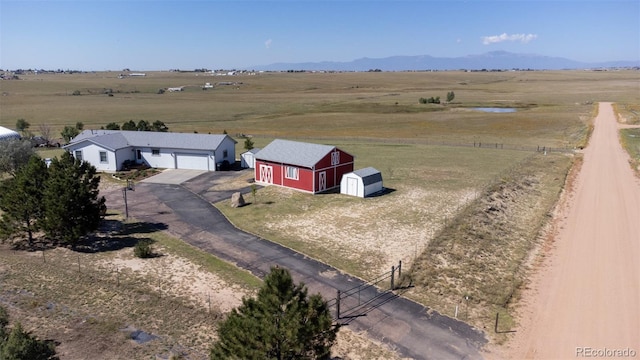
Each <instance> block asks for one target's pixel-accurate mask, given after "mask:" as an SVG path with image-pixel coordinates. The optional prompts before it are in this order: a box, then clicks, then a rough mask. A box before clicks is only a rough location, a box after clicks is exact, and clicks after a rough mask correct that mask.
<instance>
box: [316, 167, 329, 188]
mask: <svg viewBox="0 0 640 360" xmlns="http://www.w3.org/2000/svg"><path fill="white" fill-rule="evenodd" d="M325 190H327V172H326V171H321V172H319V173H318V191H325Z"/></svg>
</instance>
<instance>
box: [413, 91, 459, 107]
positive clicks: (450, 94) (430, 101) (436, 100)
mask: <svg viewBox="0 0 640 360" xmlns="http://www.w3.org/2000/svg"><path fill="white" fill-rule="evenodd" d="M455 97H456V94H455V93H454V92H453V91H449V92H448V93H447V98H446V99H447V102H448V103H450V102H452V101H453V99H455ZM418 102H419V103H420V104H440V96H436V97H433V96H432V97H430V98H423V97H421V98H420V99H418Z"/></svg>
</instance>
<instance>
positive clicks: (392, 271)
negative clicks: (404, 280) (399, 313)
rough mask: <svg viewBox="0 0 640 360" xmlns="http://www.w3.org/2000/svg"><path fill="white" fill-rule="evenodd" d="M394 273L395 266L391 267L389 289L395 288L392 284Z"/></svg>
mask: <svg viewBox="0 0 640 360" xmlns="http://www.w3.org/2000/svg"><path fill="white" fill-rule="evenodd" d="M395 273H396V268H395V266H392V267H391V290H393V289H395V287H394V286H393V275H395Z"/></svg>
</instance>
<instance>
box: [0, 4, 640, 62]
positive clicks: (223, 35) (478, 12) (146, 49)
mask: <svg viewBox="0 0 640 360" xmlns="http://www.w3.org/2000/svg"><path fill="white" fill-rule="evenodd" d="M496 50H504V51H510V52H515V53H527V54H538V55H546V56H558V57H565V58H569V59H572V60H578V61H585V62H598V61H613V60H638V59H640V1H638V0H599V1H577V0H563V1H550V0H529V1H521V0H503V1H484V0H467V1H462V0H460V1H458V0H452V1H451V0H449V1H429V0H421V1H397V0H384V1H383V0H359V1H341V0H325V1H305V0H298V1H293V0H289V1H284V0H283V1H213V0H211V1H206V0H199V1H189V0H187V1H152V0H137V1H128V0H111V1H94V0H76V1H59V0H49V1H28V0H0V68H1V69H17V68H23V69H27V68H37V69H40V68H42V69H77V70H121V69H123V68H130V69H132V70H134V69H135V70H166V69H187V70H191V69H195V68H208V69H221V68H225V69H230V68H247V67H251V66H257V65H267V64H271V63H275V62H291V63H295V62H320V61H351V60H354V59H358V58H362V57H369V58H381V57H387V56H394V55H431V56H437V57H457V56H466V55H473V54H482V53H485V52H489V51H496Z"/></svg>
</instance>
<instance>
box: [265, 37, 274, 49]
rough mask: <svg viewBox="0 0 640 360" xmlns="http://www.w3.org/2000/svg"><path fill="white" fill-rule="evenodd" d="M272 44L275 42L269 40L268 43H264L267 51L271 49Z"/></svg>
mask: <svg viewBox="0 0 640 360" xmlns="http://www.w3.org/2000/svg"><path fill="white" fill-rule="evenodd" d="M271 43H273V40H271V39H269V40H267V41H265V42H264V47H266V48H267V49H270V48H271Z"/></svg>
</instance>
